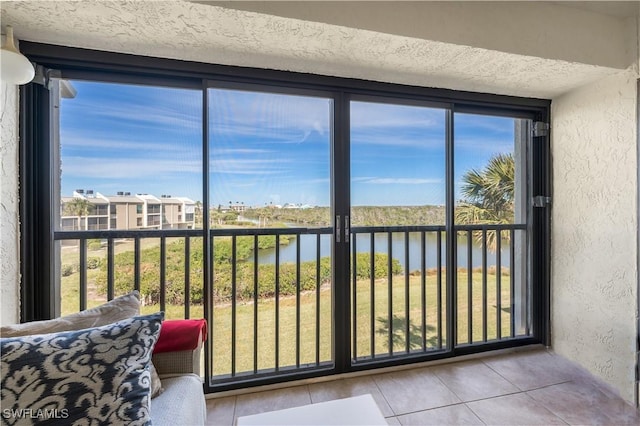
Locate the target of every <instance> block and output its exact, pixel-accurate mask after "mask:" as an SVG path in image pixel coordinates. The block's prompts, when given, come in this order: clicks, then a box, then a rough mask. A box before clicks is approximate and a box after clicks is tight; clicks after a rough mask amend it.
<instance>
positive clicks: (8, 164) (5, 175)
mask: <svg viewBox="0 0 640 426" xmlns="http://www.w3.org/2000/svg"><path fill="white" fill-rule="evenodd" d="M18 232H19V231H18V90H17V86H15V85H8V84H5V83H3V82H0V306H1V308H0V324H11V323H16V322H19V319H20V318H19V308H20V284H19V282H20V279H19V272H18V271H19V269H18V268H19V259H18V256H19V255H18Z"/></svg>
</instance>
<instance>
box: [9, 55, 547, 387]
mask: <svg viewBox="0 0 640 426" xmlns="http://www.w3.org/2000/svg"><path fill="white" fill-rule="evenodd" d="M21 50H22V51H23V53H24V54H25V55H26V56H27V57H28V58H29V59H30V60H31V61H33V62H35V63H37V64H38V65H39V66H42V67H43V68H44V69H45V70H46V69H48V70H55V74H56V76H58V77H60V78H64V79H85V80H95V81H104V82H116V83H130V84H131V83H132V84H143V85H159V86H165V87H179V88H191V89H198V90H205V91H206V88H207V87H210V86H208V83H207V82H208V81H216V82H219V83H221V84H230V85H264V86H268V87H271V88H273V89H274V90H283V91H293V92H296V91H322V92H332V93H335V94H336V99H340V100H342V102H341V103H340V104H338V105H336V117H335V118H336V121H337V122H338V123H340V122H341V121H342V122H343V123H342V127H341V128H342V129H344V128H345V127H348V126H344V122H347V120H348V108H347V105H348V99H350V98H351V97H356V98H362V97H373V98H375V99H384V98H388V99H392V100H404V101H405V102H419V103H437V104H450V105H451V109H450V113H451V114H453V113H454V112H470V113H480V114H488V115H508V116H519V115H521V116H526V117H530V118H532V119H533V120H534V121H542V122H546V123H549V122H550V106H551V101H550V100H547V99H535V98H522V97H513V96H506V95H495V94H486V93H475V92H466V91H455V90H450V89H438V88H427V87H416V86H408V85H401V84H393V83H382V82H372V81H365V80H358V79H350V78H340V77H330V76H323V75H314V74H303V73H296V72H288V71H275V70H266V69H257V68H247V67H237V66H226V65H217V64H205V63H199V62H189V61H179V60H173V59H162V58H151V57H143V56H136V55H130V54H122V53H112V52H101V51H93V50H87V49H78V48H70V47H63V46H56V45H48V44H41V43H31V42H23V43H21ZM45 75H46V73H45ZM44 83H45V84H46V81H45V82H44ZM203 101H204V107H205V108H206V97H205V99H204V100H203ZM49 109H50V104H49V99H48V90H47V89H46V88H45V87H44V86H43V85H41V84H39V83H31V84H28V85H26V86H23V87H21V89H20V154H19V158H20V164H19V173H20V175H19V182H20V218H21V229H20V231H21V233H20V255H21V264H20V270H21V274H22V281H21V301H22V309H21V321H22V322H26V321H32V320H39V319H47V318H51V317H53V316H54V314H55V309H54V300H55V297H59V295H57V294H55V289H53V288H52V287H53V285H51V283H52V282H53V262H52V259H51V253H52V252H53V232H54V230H55V227H54V224H53V223H52V219H51V217H52V215H51V211H52V206H53V202H52V201H53V200H52V193H53V192H52V191H51V188H52V187H53V182H52V175H51V174H52V164H51V155H52V153H51V147H50V146H49V144H48V140H49V135H48V129H49V126H50V122H49V121H50V117H49ZM338 125H340V124H338ZM204 137H205V138H206V137H207V135H206V133H205V135H204ZM337 137H341V138H344V139H345V140H348V135H337ZM531 145H532V152H531V158H532V161H533V162H534V164H539V165H540V167H537V168H534V169H533V170H532V176H531V178H532V191H533V193H532V195H542V196H547V197H550V196H551V176H550V170H551V165H550V161H551V159H550V139H549V135H548V134H545V135H543V136H536V137H534V138H533V140H532V144H531ZM347 157H348V156H347ZM347 160H348V159H347ZM344 163H345V162H342V161H341V164H344ZM339 166H340V165H338V167H339ZM337 172H338V173H344V170H343V171H337ZM203 191H204V193H207V191H208V188H203ZM337 196H340V197H347V199H348V194H342V195H340V194H338V195H337ZM451 208H453V206H451ZM339 213H340V212H335V214H339ZM344 214H349V213H348V212H346V213H344ZM203 216H204V217H203V221H207V220H208V214H207V209H205V210H204V212H203ZM531 224H532V225H531V226H532V227H535V229H537V230H538V231H539V232H536V233H532V239H533V241H532V247H533V253H532V259H533V263H532V265H531V270H532V274H533V275H534V276H533V277H532V280H533V281H535V282H537V283H539V284H540V285H537V286H536V288H535V289H534V291H533V292H532V307H533V309H534V312H532V316H533V324H532V326H533V328H534V330H535V332H534V335H533V337H532V339H530V341H527V342H523V344H528V343H542V344H545V345H548V344H549V342H550V308H549V304H550V296H549V294H550V269H549V268H550V266H549V258H550V243H549V241H550V209H549V208H538V209H532V216H531ZM206 238H207V237H206V236H205V239H206ZM205 276H206V272H205ZM347 293H348V291H347ZM206 300H207V295H206V290H205V307H204V309H205V312H207V309H208V308H207V302H206ZM348 300H349V298H348V294H347V295H346V302H345V303H346V304H348ZM509 346H510V345H509V342H506V343H505V342H496V343H495V344H493V345H487V346H486V347H485V348H484V349H483V350H491V349H501V348H505V347H509ZM471 352H473V349H472V348H469V350H468V352H467V350H466V349H461V350H456V351H454V354H453V355H449V356H456V355H464V354H466V353H471ZM415 361H418V360H416V359H406V360H396V361H394V362H393V363H389V364H388V365H392V364H395V365H397V364H403V363H409V362H415ZM337 362H338V361H337V360H336V363H337ZM381 366H386V364H381V365H370V366H366V367H364V368H363V369H368V368H375V367H381ZM313 375H318V374H313ZM304 377H305V376H304V375H301V376H296V377H295V378H296V379H300V378H304ZM309 377H311V374H310V375H309ZM281 380H282V379H280V381H281ZM276 381H279V380H276V379H268V380H265V381H263V382H261V383H260V384H268V383H273V382H276ZM205 388H206V389H209V390H210V388H207V385H206V384H205ZM229 388H233V386H229Z"/></svg>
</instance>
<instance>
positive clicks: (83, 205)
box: [65, 198, 93, 229]
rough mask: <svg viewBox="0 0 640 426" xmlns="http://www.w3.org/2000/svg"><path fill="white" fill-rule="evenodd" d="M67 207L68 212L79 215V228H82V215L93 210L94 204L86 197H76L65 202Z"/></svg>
mask: <svg viewBox="0 0 640 426" xmlns="http://www.w3.org/2000/svg"><path fill="white" fill-rule="evenodd" d="M65 209H66V211H67V213H68V214H70V215H74V216H78V229H82V217H83V216H87V215H88V214H89V213H90V212H91V211H92V210H93V205H92V204H91V203H90V202H89V200H86V199H84V198H74V199H73V200H72V201H69V202H68V203H66V204H65Z"/></svg>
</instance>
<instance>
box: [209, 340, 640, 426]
mask: <svg viewBox="0 0 640 426" xmlns="http://www.w3.org/2000/svg"><path fill="white" fill-rule="evenodd" d="M367 393H370V394H371V395H372V396H373V398H374V399H375V401H376V402H377V404H378V406H379V407H380V410H381V411H382V414H383V415H384V416H385V417H386V419H387V422H388V423H389V424H390V425H482V424H486V425H516V424H526V425H566V424H570V425H585V424H586V425H591V424H599V425H624V424H631V425H640V411H639V410H636V409H635V408H633V407H632V406H631V405H629V404H627V403H625V402H624V401H623V400H622V399H620V398H619V397H617V396H616V395H615V393H613V392H612V391H611V389H610V388H608V387H607V386H606V385H604V384H603V383H602V382H600V381H599V380H597V379H595V378H594V377H593V376H591V375H590V374H589V373H587V372H586V371H585V370H583V369H581V368H580V367H578V366H577V365H575V364H573V363H571V362H569V361H567V360H566V359H565V358H563V357H561V356H559V355H555V354H554V353H553V352H550V351H546V350H543V349H541V350H533V351H523V352H516V353H511V354H506V355H498V356H492V357H487V358H483V359H476V360H472V361H463V362H456V363H451V364H444V365H437V366H432V367H421V368H414V369H411V370H402V371H396V372H391V373H381V374H373V375H370V376H362V377H357V378H349V379H339V380H335V381H330V382H323V383H315V384H309V385H300V386H293V387H288V388H283V389H277V390H271V391H262V392H256V393H249V394H243V395H238V396H230V397H224V398H216V399H209V400H207V409H208V413H207V416H208V417H207V420H208V424H209V425H233V424H235V420H236V419H237V418H238V417H241V416H246V415H249V414H257V413H261V412H265V411H273V410H280V409H284V408H291V407H296V406H300V405H305V404H314V403H318V402H323V401H329V400H332V399H339V398H347V397H350V396H356V395H362V394H367Z"/></svg>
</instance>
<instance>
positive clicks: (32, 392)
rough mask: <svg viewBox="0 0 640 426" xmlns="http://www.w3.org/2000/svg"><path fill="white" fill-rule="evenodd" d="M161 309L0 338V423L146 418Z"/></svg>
mask: <svg viewBox="0 0 640 426" xmlns="http://www.w3.org/2000/svg"><path fill="white" fill-rule="evenodd" d="M163 316H164V315H163V314H162V313H157V314H153V315H147V316H138V317H133V318H130V319H127V320H123V321H119V322H116V323H113V324H109V325H105V326H102V327H95V328H88V329H84V330H77V331H67V332H61V333H51V334H37V335H31V336H23V337H13V338H4V339H0V354H1V363H0V373H1V374H0V375H1V386H0V396H1V399H2V410H1V411H0V416H1V417H2V423H3V424H10V425H14V424H31V423H39V422H41V421H47V424H64V425H70V424H127V425H147V424H151V416H150V412H149V408H150V379H151V376H150V372H149V367H148V366H149V362H150V360H151V355H152V352H153V347H154V346H155V344H156V341H157V340H158V336H159V335H160V327H161V323H162V319H163Z"/></svg>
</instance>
